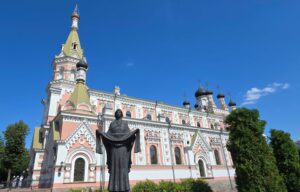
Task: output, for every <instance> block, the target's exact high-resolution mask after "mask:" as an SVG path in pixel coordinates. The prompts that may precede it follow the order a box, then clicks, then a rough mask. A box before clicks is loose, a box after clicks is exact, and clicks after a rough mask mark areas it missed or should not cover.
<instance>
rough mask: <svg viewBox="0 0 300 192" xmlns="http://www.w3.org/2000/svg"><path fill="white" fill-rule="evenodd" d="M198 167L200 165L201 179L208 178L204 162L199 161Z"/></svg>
mask: <svg viewBox="0 0 300 192" xmlns="http://www.w3.org/2000/svg"><path fill="white" fill-rule="evenodd" d="M198 165H199V171H200V176H201V177H205V176H206V174H205V167H204V162H203V160H202V159H199V161H198Z"/></svg>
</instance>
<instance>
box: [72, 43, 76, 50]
mask: <svg viewBox="0 0 300 192" xmlns="http://www.w3.org/2000/svg"><path fill="white" fill-rule="evenodd" d="M73 49H74V50H75V49H77V43H76V42H74V43H73Z"/></svg>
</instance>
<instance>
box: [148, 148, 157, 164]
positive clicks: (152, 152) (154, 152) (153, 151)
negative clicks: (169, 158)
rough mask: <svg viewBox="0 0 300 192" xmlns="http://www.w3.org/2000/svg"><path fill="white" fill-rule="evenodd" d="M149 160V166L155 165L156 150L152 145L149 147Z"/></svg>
mask: <svg viewBox="0 0 300 192" xmlns="http://www.w3.org/2000/svg"><path fill="white" fill-rule="evenodd" d="M150 158H151V164H157V150H156V147H155V146H154V145H151V147H150Z"/></svg>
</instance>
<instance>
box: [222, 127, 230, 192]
mask: <svg viewBox="0 0 300 192" xmlns="http://www.w3.org/2000/svg"><path fill="white" fill-rule="evenodd" d="M222 133H223V129H222V128H220V142H221V148H222V152H223V156H224V159H225V165H226V169H227V173H228V178H229V182H230V187H231V190H233V185H232V182H231V177H230V172H229V168H228V164H227V158H226V155H225V150H224V146H223V142H222Z"/></svg>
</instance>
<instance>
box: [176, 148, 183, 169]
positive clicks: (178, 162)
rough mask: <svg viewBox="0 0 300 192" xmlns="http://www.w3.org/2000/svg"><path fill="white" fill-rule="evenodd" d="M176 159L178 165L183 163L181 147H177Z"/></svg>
mask: <svg viewBox="0 0 300 192" xmlns="http://www.w3.org/2000/svg"><path fill="white" fill-rule="evenodd" d="M175 161H176V165H180V164H181V163H182V162H181V154H180V149H179V147H175Z"/></svg>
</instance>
